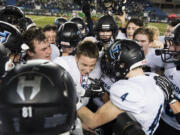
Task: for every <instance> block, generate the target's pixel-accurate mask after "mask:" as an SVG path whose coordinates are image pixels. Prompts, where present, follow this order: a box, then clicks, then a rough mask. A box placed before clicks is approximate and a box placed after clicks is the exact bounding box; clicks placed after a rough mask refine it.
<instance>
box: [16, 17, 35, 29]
mask: <svg viewBox="0 0 180 135" xmlns="http://www.w3.org/2000/svg"><path fill="white" fill-rule="evenodd" d="M35 27H36V24H35V23H34V22H33V20H32V19H31V18H29V17H24V18H21V19H20V20H19V22H18V28H19V29H20V31H21V32H24V31H26V30H28V29H30V28H35Z"/></svg>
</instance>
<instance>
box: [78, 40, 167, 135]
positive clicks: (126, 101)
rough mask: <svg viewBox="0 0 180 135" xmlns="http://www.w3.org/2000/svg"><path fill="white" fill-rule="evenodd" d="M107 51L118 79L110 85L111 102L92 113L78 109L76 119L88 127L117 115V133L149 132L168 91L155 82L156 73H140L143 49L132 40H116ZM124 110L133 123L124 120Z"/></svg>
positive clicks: (155, 122)
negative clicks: (131, 117)
mask: <svg viewBox="0 0 180 135" xmlns="http://www.w3.org/2000/svg"><path fill="white" fill-rule="evenodd" d="M108 51H109V61H110V62H109V63H110V64H111V65H109V66H110V68H111V70H112V71H113V72H112V74H113V76H114V77H115V78H116V80H117V82H115V83H114V84H113V85H112V86H111V88H110V101H108V102H107V103H105V104H104V105H103V106H102V107H101V108H100V109H98V110H97V111H96V113H92V112H91V111H89V110H88V109H87V108H86V107H84V106H83V107H81V108H80V109H79V110H78V116H79V118H80V119H81V120H82V122H83V123H84V124H86V125H87V127H89V128H90V129H93V128H95V127H98V126H100V125H103V124H105V123H108V122H110V121H112V120H114V119H116V118H117V117H118V119H120V121H119V124H120V125H119V128H118V129H119V130H118V131H117V132H116V134H117V135H121V134H122V135H125V134H146V135H152V134H153V133H154V131H155V130H156V128H157V127H158V123H159V119H160V116H161V112H162V109H163V104H164V100H165V97H167V94H165V92H164V91H163V90H162V89H160V87H158V86H157V85H156V81H155V80H154V76H157V74H154V73H149V74H145V73H144V72H143V70H142V65H144V63H145V61H144V59H145V56H144V52H143V50H142V48H141V46H140V45H139V44H137V43H136V42H134V41H131V40H118V41H116V42H115V43H113V45H112V46H111V47H110V48H109V50H108ZM142 84H143V85H142ZM152 99H153V100H152ZM125 112H128V113H130V114H131V115H132V116H133V117H134V118H135V121H136V122H135V121H132V119H131V120H130V119H126V118H127V117H128V116H127V115H126V114H124V113H125ZM128 118H129V117H128ZM122 119H123V120H124V121H123V120H122ZM122 121H123V122H122ZM127 123H131V124H127ZM137 123H139V124H140V125H141V127H142V128H140V127H139V126H138V124H137ZM129 125H131V127H130V126H129ZM135 130H136V131H138V132H135ZM142 130H143V132H145V133H143V132H142Z"/></svg>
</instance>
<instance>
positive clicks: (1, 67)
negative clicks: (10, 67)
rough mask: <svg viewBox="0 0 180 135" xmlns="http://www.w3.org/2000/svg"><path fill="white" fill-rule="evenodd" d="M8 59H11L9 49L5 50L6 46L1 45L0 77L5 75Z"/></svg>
mask: <svg viewBox="0 0 180 135" xmlns="http://www.w3.org/2000/svg"><path fill="white" fill-rule="evenodd" d="M8 61H9V56H8V53H7V50H5V48H2V47H1V46H0V79H1V78H2V77H3V75H4V74H5V72H6V69H5V66H6V63H7V62H8Z"/></svg>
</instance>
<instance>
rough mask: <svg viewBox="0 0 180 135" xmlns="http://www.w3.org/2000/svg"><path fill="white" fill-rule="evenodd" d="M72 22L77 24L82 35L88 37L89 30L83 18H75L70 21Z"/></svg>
mask: <svg viewBox="0 0 180 135" xmlns="http://www.w3.org/2000/svg"><path fill="white" fill-rule="evenodd" d="M70 21H71V22H74V23H76V24H77V26H78V28H79V29H80V30H81V34H82V35H83V36H86V35H87V34H88V32H89V29H88V28H87V27H86V24H85V23H84V21H83V19H82V18H80V17H73V18H71V19H70Z"/></svg>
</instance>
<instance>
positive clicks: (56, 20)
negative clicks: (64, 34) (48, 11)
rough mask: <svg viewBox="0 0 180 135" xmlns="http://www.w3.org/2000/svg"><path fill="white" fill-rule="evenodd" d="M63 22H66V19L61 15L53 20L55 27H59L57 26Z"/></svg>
mask: <svg viewBox="0 0 180 135" xmlns="http://www.w3.org/2000/svg"><path fill="white" fill-rule="evenodd" d="M65 22H67V20H66V19H65V18H63V17H58V18H56V19H55V21H54V25H56V27H57V28H58V29H59V27H60V26H61V25H62V24H64V23H65Z"/></svg>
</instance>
